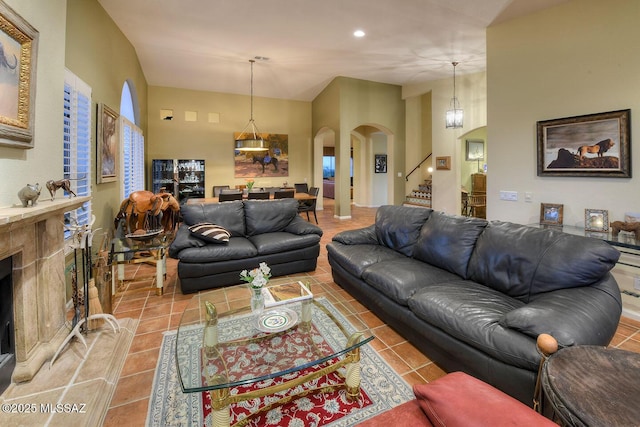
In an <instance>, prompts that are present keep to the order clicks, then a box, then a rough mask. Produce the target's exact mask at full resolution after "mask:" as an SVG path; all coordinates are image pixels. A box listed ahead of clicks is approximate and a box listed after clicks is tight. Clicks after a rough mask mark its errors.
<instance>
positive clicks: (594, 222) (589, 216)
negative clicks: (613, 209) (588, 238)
mask: <svg viewBox="0 0 640 427" xmlns="http://www.w3.org/2000/svg"><path fill="white" fill-rule="evenodd" d="M584 229H585V231H602V232H606V231H609V211H606V210H602V209H585V210H584Z"/></svg>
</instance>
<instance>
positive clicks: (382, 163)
mask: <svg viewBox="0 0 640 427" xmlns="http://www.w3.org/2000/svg"><path fill="white" fill-rule="evenodd" d="M374 171H375V173H387V155H386V154H376V155H375V166H374Z"/></svg>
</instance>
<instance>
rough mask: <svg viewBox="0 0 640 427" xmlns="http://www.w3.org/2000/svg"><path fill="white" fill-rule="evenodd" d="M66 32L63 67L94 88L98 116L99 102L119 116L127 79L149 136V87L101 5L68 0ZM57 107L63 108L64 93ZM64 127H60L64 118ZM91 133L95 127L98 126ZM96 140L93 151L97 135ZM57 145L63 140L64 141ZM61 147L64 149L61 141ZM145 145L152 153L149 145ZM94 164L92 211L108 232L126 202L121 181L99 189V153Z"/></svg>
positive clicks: (130, 50)
mask: <svg viewBox="0 0 640 427" xmlns="http://www.w3.org/2000/svg"><path fill="white" fill-rule="evenodd" d="M66 30H67V34H66V59H65V64H66V67H67V68H68V69H69V70H70V71H71V72H73V73H74V74H76V75H77V76H78V77H80V78H81V79H82V80H83V81H84V82H85V83H87V84H88V85H89V86H91V89H92V101H93V102H92V108H93V111H94V112H96V111H97V105H98V103H105V104H106V105H108V106H109V107H111V108H113V109H114V110H115V111H117V112H119V111H120V96H121V93H122V86H123V85H124V83H125V81H126V80H127V79H129V80H131V81H132V82H133V85H134V87H135V90H136V92H137V95H138V100H139V106H140V115H139V117H140V122H139V123H138V126H139V127H140V128H141V129H142V131H143V133H144V134H145V135H146V133H147V82H146V79H145V77H144V74H143V73H142V68H141V67H140V63H139V61H138V57H137V55H136V52H135V50H134V49H133V46H131V44H130V43H129V41H128V40H127V38H126V37H125V36H124V34H122V32H121V31H120V29H118V27H116V25H115V24H114V22H113V21H112V20H111V18H110V17H109V15H108V14H107V13H106V12H105V11H104V9H103V8H102V6H100V4H99V3H98V2H97V1H87V0H68V7H67V29H66ZM56 102H58V103H60V104H62V89H60V95H59V97H58V99H57V100H56ZM60 117H62V116H61V115H60ZM94 117H95V116H94ZM60 122H61V123H62V119H61V118H60ZM93 128H94V129H95V128H96V125H95V123H93ZM92 137H93V139H94V143H93V149H94V150H95V148H96V144H95V133H93V134H92ZM57 141H61V138H60V139H58V140H57ZM59 145H60V147H62V143H61V142H59ZM145 145H146V149H147V150H148V149H149V143H148V140H147V141H146V144H145ZM58 158H60V159H61V158H62V157H61V156H59V157H58ZM93 159H94V162H93V177H92V196H93V200H92V208H93V213H94V214H95V215H96V218H97V221H96V227H102V228H103V229H105V230H107V229H109V228H111V227H112V225H113V218H114V217H115V215H116V213H117V211H118V208H119V206H120V201H121V200H122V194H121V186H122V182H121V180H117V181H116V182H108V183H104V184H97V183H96V173H95V168H96V167H95V151H94V156H93ZM58 163H62V162H61V161H60V162H58ZM118 174H119V175H120V176H121V174H122V172H121V171H118ZM61 177H62V176H60V177H59V178H61ZM59 178H56V179H59Z"/></svg>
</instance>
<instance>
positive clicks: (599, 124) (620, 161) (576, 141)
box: [537, 110, 631, 178]
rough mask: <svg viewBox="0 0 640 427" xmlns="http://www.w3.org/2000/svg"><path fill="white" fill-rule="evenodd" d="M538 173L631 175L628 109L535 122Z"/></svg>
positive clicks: (629, 118)
mask: <svg viewBox="0 0 640 427" xmlns="http://www.w3.org/2000/svg"><path fill="white" fill-rule="evenodd" d="M537 135H538V176H600V177H612V178H631V141H630V135H631V110H619V111H611V112H607V113H598V114H589V115H584V116H576V117H566V118H562V119H555V120H545V121H540V122H537Z"/></svg>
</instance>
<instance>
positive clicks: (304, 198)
mask: <svg viewBox="0 0 640 427" xmlns="http://www.w3.org/2000/svg"><path fill="white" fill-rule="evenodd" d="M248 197H249V196H248V195H247V194H243V195H242V199H243V200H247V199H248ZM293 198H294V199H296V200H298V201H307V200H316V199H317V197H316V196H312V195H311V194H307V193H294V194H293ZM256 200H259V199H256ZM269 200H275V199H274V198H273V194H271V195H270V197H269ZM219 201H220V200H218V197H202V198H191V199H188V200H187V204H188V205H194V204H199V203H218V202H219Z"/></svg>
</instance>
